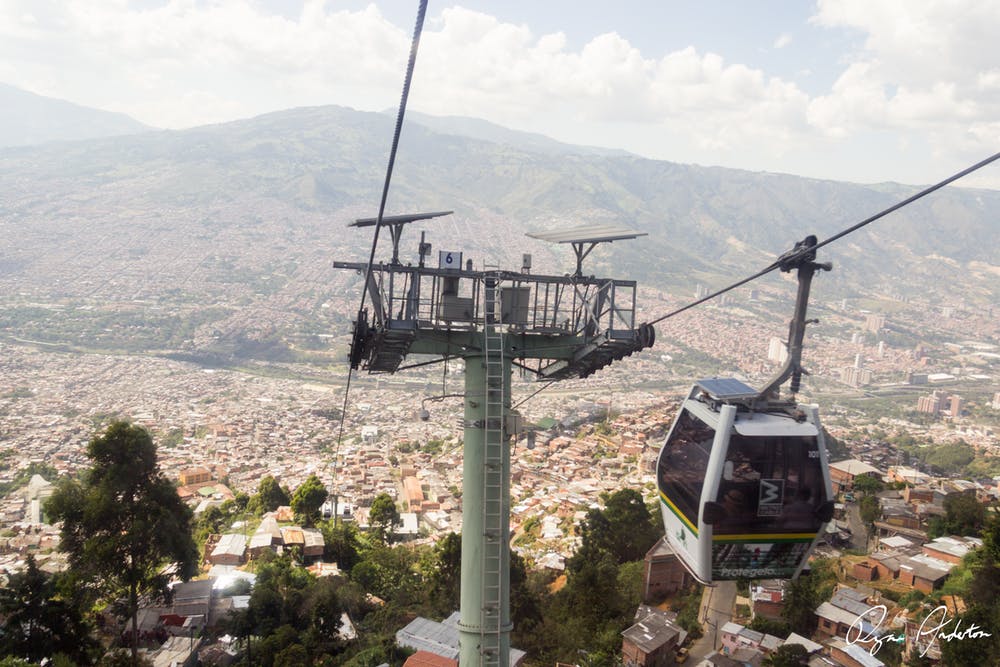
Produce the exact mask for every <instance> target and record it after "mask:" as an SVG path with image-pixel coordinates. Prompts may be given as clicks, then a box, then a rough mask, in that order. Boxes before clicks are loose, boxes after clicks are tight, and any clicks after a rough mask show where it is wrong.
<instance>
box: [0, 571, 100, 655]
mask: <svg viewBox="0 0 1000 667" xmlns="http://www.w3.org/2000/svg"><path fill="white" fill-rule="evenodd" d="M58 584H59V582H58V581H57V579H56V577H52V576H50V575H48V574H46V573H45V572H42V571H41V570H39V569H38V566H37V564H36V563H35V557H34V556H32V555H29V556H28V559H27V564H26V567H25V569H24V570H23V571H21V572H18V573H16V574H12V575H11V576H10V579H9V580H8V582H7V585H6V586H5V587H4V588H0V617H2V618H4V619H5V620H4V626H3V631H2V632H0V654H3V655H8V656H12V655H16V656H21V657H24V658H28V659H29V660H32V661H36V662H38V661H41V660H42V659H44V658H49V657H51V656H52V655H53V654H54V653H64V654H65V655H66V656H68V657H70V658H72V659H73V662H74V663H76V664H81V665H89V664H91V663H92V662H93V654H94V652H95V650H96V649H97V642H95V641H94V640H93V639H92V638H91V635H90V628H89V627H88V626H87V624H86V622H85V620H84V615H83V610H82V609H81V603H82V602H83V601H82V600H81V599H80V598H78V597H74V596H73V595H71V594H68V595H64V594H62V593H61V591H60V590H59V588H60V587H59V585H58Z"/></svg>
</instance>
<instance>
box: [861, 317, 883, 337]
mask: <svg viewBox="0 0 1000 667" xmlns="http://www.w3.org/2000/svg"><path fill="white" fill-rule="evenodd" d="M884 328H885V315H869V316H868V317H866V318H865V331H871V332H872V333H878V332H879V331H881V330H882V329H884Z"/></svg>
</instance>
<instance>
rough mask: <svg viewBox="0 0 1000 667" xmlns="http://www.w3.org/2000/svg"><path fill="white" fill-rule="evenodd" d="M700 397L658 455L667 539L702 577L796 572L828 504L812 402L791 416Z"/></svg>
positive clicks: (690, 402) (694, 396)
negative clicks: (824, 507)
mask: <svg viewBox="0 0 1000 667" xmlns="http://www.w3.org/2000/svg"><path fill="white" fill-rule="evenodd" d="M699 395H702V396H703V395H704V393H703V392H702V390H701V389H700V388H699V387H697V386H696V387H694V388H693V389H692V391H691V393H690V394H689V396H688V398H687V399H686V400H685V401H684V403H683V404H682V406H681V409H680V410H679V411H678V414H677V418H676V419H675V420H674V424H673V426H672V427H671V429H670V433H669V434H668V436H667V439H666V441H665V442H664V446H663V448H662V449H661V451H660V456H659V460H658V462H657V486H658V489H659V496H660V510H661V512H662V515H663V524H664V529H665V531H666V537H667V541H668V542H669V544H670V546H671V547H672V548H673V549H674V551H675V553H676V554H677V556H678V557H679V558H680V560H681V562H682V563H683V564H684V565H685V567H686V568H687V569H688V571H689V572H690V573H691V574H692V575H693V576H694V577H695V578H696V579H697V580H699V581H700V582H701V583H703V584H711V583H712V582H713V581H717V580H731V579H788V578H795V577H797V576H798V575H799V573H800V572H801V571H802V568H803V566H805V564H806V563H807V561H808V559H809V555H810V554H811V553H812V551H813V549H814V548H815V546H816V544H817V543H818V542H819V540H820V539H821V537H822V536H823V534H824V531H825V527H826V522H825V521H822V520H821V519H820V518H819V517H820V515H822V514H823V512H822V510H821V508H822V507H823V506H824V505H826V506H828V507H832V504H831V501H832V489H831V485H830V473H829V467H828V462H827V455H826V447H825V443H824V440H823V429H822V428H821V426H820V423H819V411H818V409H817V408H816V406H814V405H799V406H798V410H799V411H800V413H801V414H802V415H804V418H801V419H794V418H793V417H792V416H791V415H789V414H787V413H777V412H750V411H748V410H746V409H745V408H744V409H740V408H739V407H738V405H735V404H728V403H720V402H714V401H711V400H702V399H700V398H699ZM706 510H707V512H706ZM706 513H707V516H706ZM706 519H708V521H707V522H706Z"/></svg>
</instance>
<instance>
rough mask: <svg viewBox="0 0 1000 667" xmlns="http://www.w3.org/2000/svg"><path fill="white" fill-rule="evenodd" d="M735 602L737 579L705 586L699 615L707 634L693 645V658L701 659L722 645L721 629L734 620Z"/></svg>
mask: <svg viewBox="0 0 1000 667" xmlns="http://www.w3.org/2000/svg"><path fill="white" fill-rule="evenodd" d="M735 602H736V582H735V581H720V582H718V583H717V584H716V585H715V586H706V587H705V590H704V592H703V593H702V596H701V611H700V613H699V615H698V619H699V620H700V621H701V622H702V628H703V629H704V631H705V634H704V636H702V638H701V639H698V640H696V641H695V642H694V643H693V644H692V645H691V659H692V660H695V661H697V660H701V659H702V658H704V657H705V656H706V655H708V654H709V653H711V652H712V651H713V650H716V649H717V648H718V647H720V646H721V645H722V644H721V641H722V639H721V636H720V631H721V630H722V626H723V625H725V624H726V623H728V622H729V621H730V620H732V618H733V605H734V604H735Z"/></svg>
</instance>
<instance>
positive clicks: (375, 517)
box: [368, 493, 399, 542]
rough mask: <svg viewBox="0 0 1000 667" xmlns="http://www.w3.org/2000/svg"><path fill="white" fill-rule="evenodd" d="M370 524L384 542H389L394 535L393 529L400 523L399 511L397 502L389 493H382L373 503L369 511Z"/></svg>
mask: <svg viewBox="0 0 1000 667" xmlns="http://www.w3.org/2000/svg"><path fill="white" fill-rule="evenodd" d="M368 521H369V523H370V524H371V525H372V526H373V527H374V528H375V529H376V530H378V533H379V536H380V537H381V538H382V541H383V542H388V541H389V537H390V536H391V535H392V527H393V526H395V525H396V524H398V523H399V510H397V509H396V502H395V501H394V500H393V499H392V497H390V496H389V494H388V493H380V494H378V495H377V496H375V500H373V501H372V506H371V509H370V510H369V511H368Z"/></svg>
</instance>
